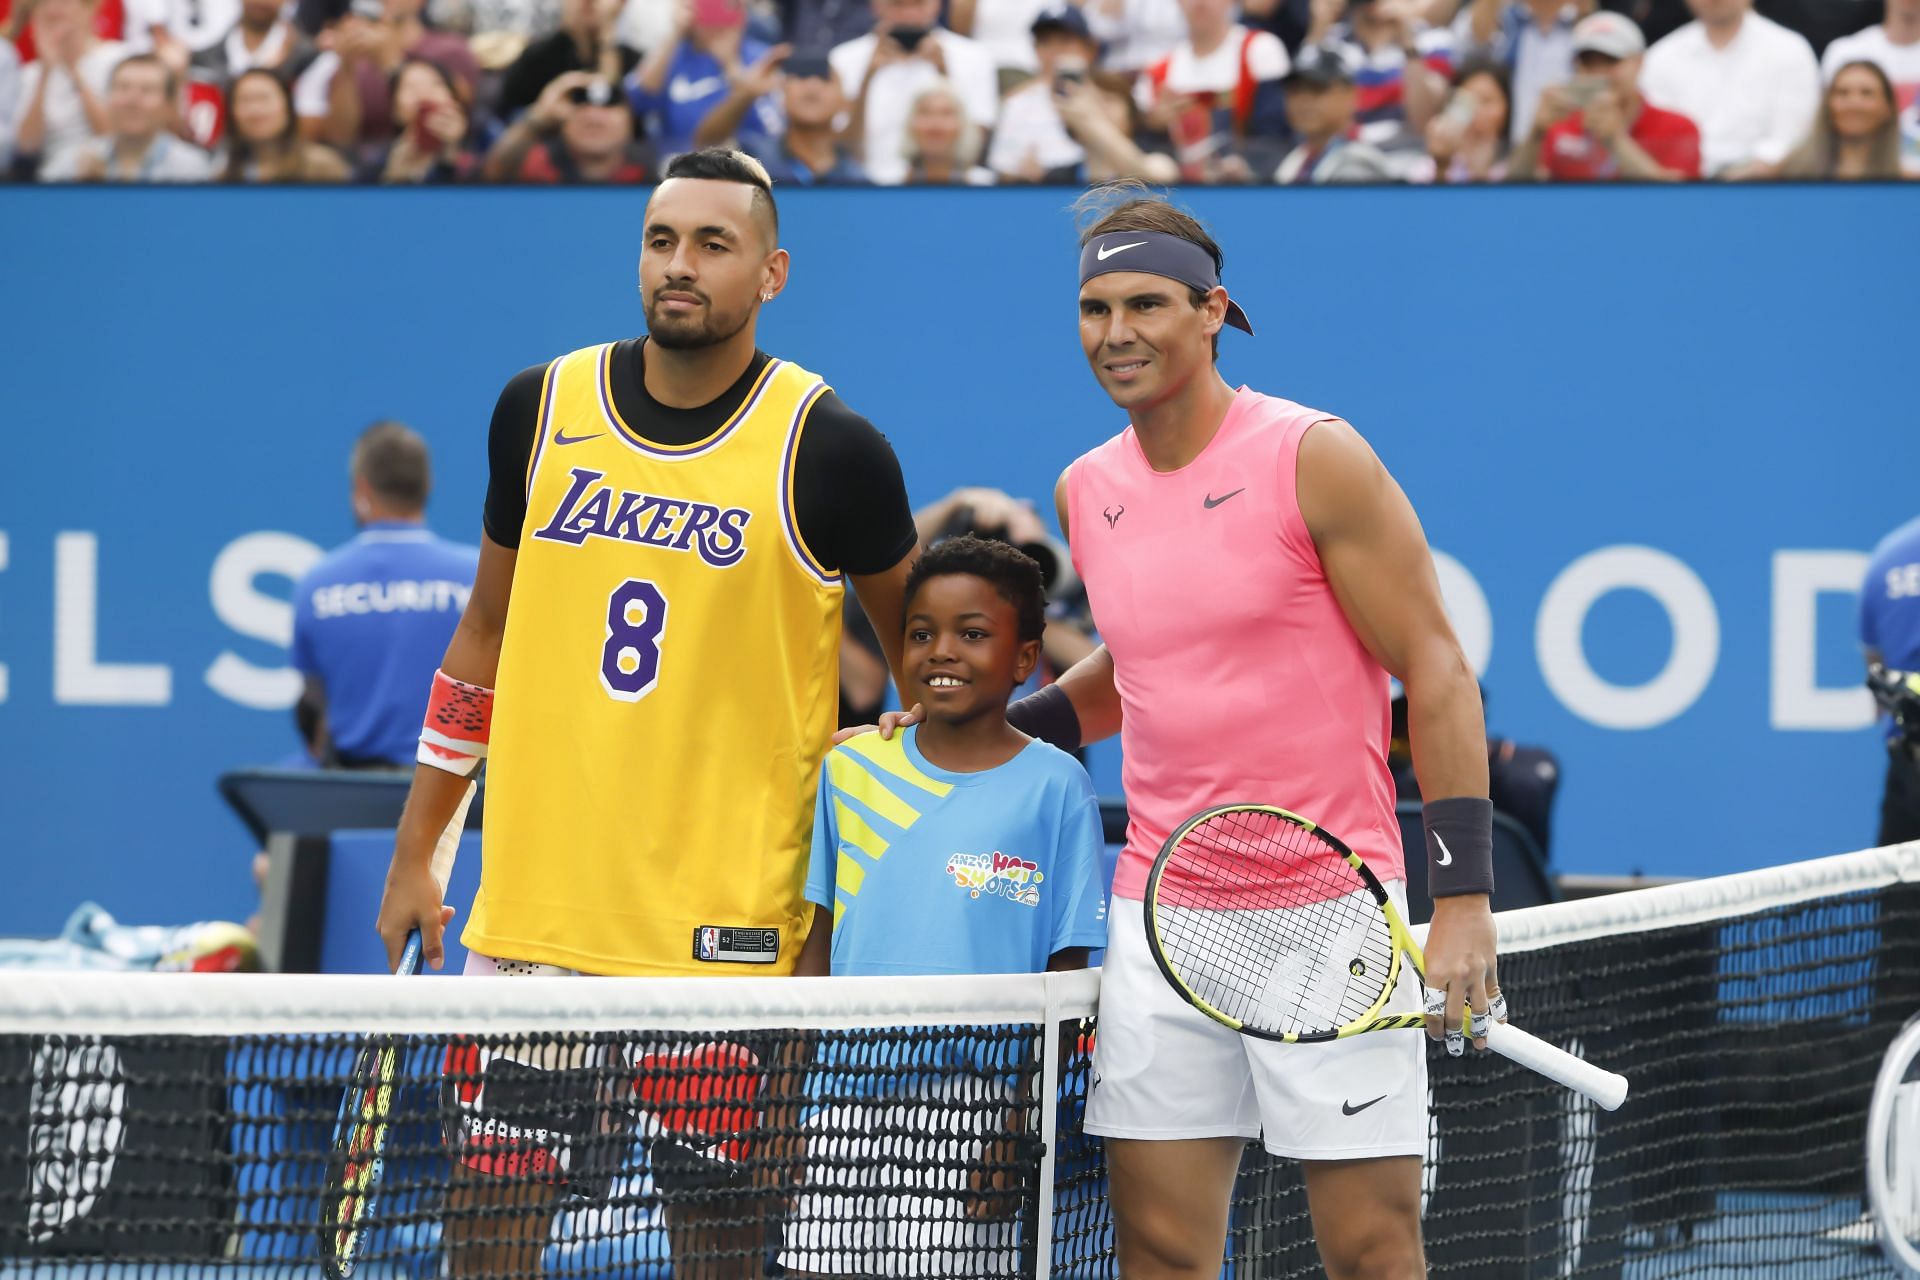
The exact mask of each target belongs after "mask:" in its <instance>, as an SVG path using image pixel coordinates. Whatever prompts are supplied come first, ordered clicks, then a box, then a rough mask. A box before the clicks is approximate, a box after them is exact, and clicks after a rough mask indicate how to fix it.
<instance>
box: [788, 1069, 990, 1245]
mask: <svg viewBox="0 0 1920 1280" xmlns="http://www.w3.org/2000/svg"><path fill="white" fill-rule="evenodd" d="M1008 1098H1009V1095H1008V1093H1007V1091H1006V1090H1005V1089H1001V1088H997V1087H994V1086H991V1085H987V1084H985V1083H984V1082H982V1081H980V1080H977V1079H959V1080H949V1081H944V1082H941V1083H937V1084H930V1085H929V1086H928V1087H927V1088H926V1089H925V1090H924V1091H923V1092H921V1093H919V1094H918V1095H916V1096H910V1097H895V1098H877V1099H873V1100H871V1101H865V1102H858V1103H850V1104H838V1105H834V1106H829V1107H824V1108H822V1109H821V1110H820V1111H819V1112H817V1113H816V1114H814V1115H813V1116H812V1117H811V1118H809V1119H808V1120H807V1121H806V1123H805V1126H804V1127H805V1129H806V1133H807V1171H806V1184H805V1186H804V1188H803V1189H802V1190H801V1192H800V1194H799V1195H798V1196H796V1197H795V1199H794V1204H793V1211H792V1213H791V1214H789V1215H788V1220H787V1228H786V1238H785V1241H784V1244H783V1247H782V1248H781V1250H780V1264H781V1266H783V1267H785V1268H786V1269H787V1270H788V1271H789V1272H790V1273H793V1272H797V1273H800V1274H804V1275H823V1276H889V1277H891V1276H906V1277H943V1278H944V1277H959V1276H1013V1275H1018V1274H1019V1270H1020V1260H1019V1239H1018V1235H1017V1228H1016V1224H1014V1223H1013V1222H1010V1221H1009V1222H982V1221H975V1220H974V1219H972V1218H969V1217H968V1216H967V1208H968V1205H969V1204H970V1203H974V1202H975V1200H974V1198H973V1197H970V1196H969V1195H968V1194H967V1191H968V1181H969V1171H970V1169H971V1167H973V1166H975V1165H977V1164H978V1163H979V1161H980V1160H981V1159H982V1155H983V1152H984V1150H985V1147H986V1143H987V1140H988V1138H989V1137H990V1136H992V1135H994V1134H997V1133H999V1132H1000V1131H1001V1126H1002V1124H1003V1123H1004V1118H1005V1111H1004V1108H1005V1106H1006V1105H1007V1102H1008Z"/></svg>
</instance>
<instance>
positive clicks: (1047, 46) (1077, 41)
mask: <svg viewBox="0 0 1920 1280" xmlns="http://www.w3.org/2000/svg"><path fill="white" fill-rule="evenodd" d="M1032 45H1033V49H1032V54H1033V57H1032V65H1034V66H1035V67H1037V68H1038V69H1039V74H1037V75H1036V76H1035V77H1034V78H1033V79H1032V80H1030V81H1028V82H1027V83H1026V84H1024V85H1022V86H1021V87H1020V88H1018V89H1015V90H1014V91H1013V92H1012V93H1010V94H1008V95H1007V100H1006V101H1005V102H1003V103H1001V104H1000V124H999V127H997V128H996V129H995V130H994V131H993V147H992V149H991V150H990V151H989V152H988V153H987V165H988V167H989V168H991V169H992V170H993V171H994V172H995V173H997V174H999V175H1000V176H1001V177H1002V178H1011V179H1014V180H1016V181H1029V182H1031V181H1038V180H1039V178H1040V176H1041V175H1045V174H1047V173H1051V172H1054V171H1056V170H1061V169H1072V168H1074V167H1076V166H1078V165H1079V164H1080V163H1081V162H1082V161H1083V160H1085V159H1086V158H1087V153H1086V152H1085V151H1084V150H1083V149H1082V148H1081V146H1080V144H1079V143H1078V142H1075V141H1074V140H1073V138H1072V137H1071V136H1069V134H1068V133H1067V126H1066V124H1065V123H1064V122H1063V121H1062V120H1061V119H1060V111H1059V108H1058V106H1057V105H1056V104H1057V102H1058V99H1059V96H1060V95H1061V94H1063V93H1065V92H1066V91H1067V88H1068V86H1070V85H1072V84H1076V83H1077V84H1084V83H1085V82H1086V79H1087V76H1088V75H1089V74H1090V73H1091V72H1092V70H1093V64H1094V62H1095V60H1096V59H1098V58H1099V56H1100V46H1099V45H1098V44H1096V43H1095V42H1094V39H1093V33H1092V31H1091V30H1090V29H1089V28H1088V26H1087V18H1086V15H1085V14H1084V13H1082V12H1081V11H1080V7H1079V6H1078V5H1073V4H1060V5H1056V6H1055V7H1054V8H1051V9H1046V10H1043V11H1042V12H1041V14H1040V16H1039V17H1037V18H1035V19H1034V20H1033V38H1032Z"/></svg>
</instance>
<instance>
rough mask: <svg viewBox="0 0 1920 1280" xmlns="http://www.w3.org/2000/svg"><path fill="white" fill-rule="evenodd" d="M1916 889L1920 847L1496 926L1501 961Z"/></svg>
mask: <svg viewBox="0 0 1920 1280" xmlns="http://www.w3.org/2000/svg"><path fill="white" fill-rule="evenodd" d="M1912 881H1920V840H1915V841H1910V842H1909V843H1907V844H1895V845H1887V846H1886V847H1884V848H1880V849H1866V850H1863V851H1861V852H1859V853H1841V854H1835V855H1833V856H1832V857H1828V858H1813V859H1809V860H1808V861H1806V862H1792V863H1788V864H1786V865H1784V866H1778V867H1766V868H1763V869H1761V870H1759V871H1742V872H1740V873H1738V874H1736V875H1730V876H1714V877H1712V878H1710V879H1705V880H1687V881H1682V882H1681V883H1679V884H1665V885H1659V886H1657V887H1655V888H1651V889H1634V890H1630V891H1629V892H1626V893H1611V894H1607V895H1605V896H1603V897H1598V898H1587V899H1584V900H1582V901H1579V902H1554V903H1549V904H1547V905H1546V906H1540V907H1522V908H1520V909H1519V910H1516V911H1500V912H1495V913H1494V917H1493V919H1494V923H1495V926H1496V927H1497V928H1498V930H1499V939H1500V943H1499V945H1500V954H1501V955H1507V954H1510V953H1513V952H1519V951H1538V950H1542V949H1544V948H1547V947H1558V946H1564V945H1566V944H1568V943H1573V942H1588V941H1592V940H1593V939H1596V938H1609V937H1615V936H1617V935H1619V934H1623V933H1638V932H1641V931H1643V930H1648V929H1669V928H1678V927H1680V926H1683V925H1692V924H1704V923H1706V922H1708V921H1710V920H1720V919H1725V918H1727V917H1730V916H1743V915H1752V914H1755V913H1757V912H1761V911H1771V910H1776V909H1778V908H1781V907H1790V906H1793V905H1794V904H1796V903H1800V902H1806V901H1808V900H1810V899H1813V898H1831V897H1837V896H1840V895H1842V894H1848V893H1863V892H1865V891H1867V890H1869V889H1882V888H1885V887H1886V886H1888V885H1891V884H1900V883H1906V882H1912ZM1410 931H1411V932H1412V934H1413V935H1414V937H1415V938H1416V939H1418V940H1419V942H1420V943H1421V945H1422V946H1424V945H1426V940H1427V926H1426V925H1424V924H1421V925H1414V926H1412V928H1411V930H1410Z"/></svg>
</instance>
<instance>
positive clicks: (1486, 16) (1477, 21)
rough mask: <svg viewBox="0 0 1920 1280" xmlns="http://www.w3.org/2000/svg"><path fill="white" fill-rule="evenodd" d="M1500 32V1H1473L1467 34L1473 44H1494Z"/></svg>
mask: <svg viewBox="0 0 1920 1280" xmlns="http://www.w3.org/2000/svg"><path fill="white" fill-rule="evenodd" d="M1499 30H1500V0H1473V10H1472V13H1471V15H1470V16H1469V17H1468V18H1467V34H1468V35H1469V36H1470V37H1471V38H1472V40H1473V43H1474V44H1476V45H1480V46H1483V47H1484V46H1485V45H1488V44H1491V43H1492V42H1493V37H1494V34H1495V33H1496V32H1498V31H1499Z"/></svg>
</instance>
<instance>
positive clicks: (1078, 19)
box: [1031, 4, 1093, 41]
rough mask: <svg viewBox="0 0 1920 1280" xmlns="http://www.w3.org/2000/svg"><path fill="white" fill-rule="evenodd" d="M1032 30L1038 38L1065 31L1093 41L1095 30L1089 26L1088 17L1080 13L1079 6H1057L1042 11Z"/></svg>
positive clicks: (1034, 21)
mask: <svg viewBox="0 0 1920 1280" xmlns="http://www.w3.org/2000/svg"><path fill="white" fill-rule="evenodd" d="M1031 29H1032V31H1033V34H1034V35H1036V36H1043V35H1045V34H1046V33H1047V32H1049V31H1063V32H1065V33H1066V34H1068V35H1070V36H1077V37H1078V38H1080V39H1082V40H1089V41H1090V40H1092V39H1093V29H1092V28H1091V27H1089V26H1087V15H1086V14H1084V13H1082V12H1080V6H1079V5H1077V4H1056V5H1051V6H1049V7H1047V8H1045V9H1042V10H1041V11H1040V14H1039V16H1038V17H1036V18H1035V19H1034V20H1033V27H1032V28H1031Z"/></svg>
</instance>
